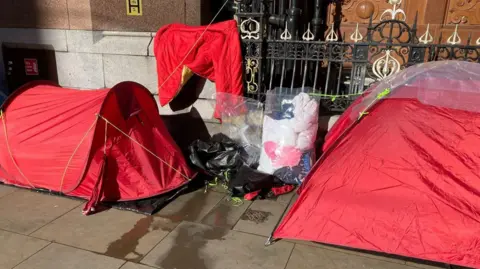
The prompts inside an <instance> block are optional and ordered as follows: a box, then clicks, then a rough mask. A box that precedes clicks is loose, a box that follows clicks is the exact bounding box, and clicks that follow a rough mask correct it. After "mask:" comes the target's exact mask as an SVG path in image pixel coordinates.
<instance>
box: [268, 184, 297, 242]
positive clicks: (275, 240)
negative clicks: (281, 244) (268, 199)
mask: <svg viewBox="0 0 480 269" xmlns="http://www.w3.org/2000/svg"><path fill="white" fill-rule="evenodd" d="M295 191H296V190H295ZM292 200H293V196H292V198H290V201H289V202H288V204H289V205H290V203H291V202H292ZM288 208H289V206H288V205H287V206H286V207H285V209H284V210H283V213H282V217H281V218H280V219H279V220H278V221H277V223H276V224H275V227H273V230H272V232H271V233H270V236H269V237H268V239H267V241H266V242H265V246H266V247H268V246H271V245H273V244H274V243H275V242H277V241H280V240H281V239H278V238H274V237H273V233H274V232H275V230H276V229H277V228H278V225H280V222H282V220H283V218H284V217H285V213H287V211H288Z"/></svg>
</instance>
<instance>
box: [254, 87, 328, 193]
mask: <svg viewBox="0 0 480 269" xmlns="http://www.w3.org/2000/svg"><path fill="white" fill-rule="evenodd" d="M311 90H312V89H311V88H303V89H302V88H298V89H285V88H276V89H274V90H272V91H269V92H267V98H266V102H265V116H264V121H263V130H262V148H261V153H260V165H259V168H258V170H260V171H262V172H264V173H268V174H273V175H276V176H277V177H278V178H280V179H281V180H282V181H283V182H285V183H287V184H301V182H302V181H303V178H304V177H305V176H306V175H307V174H308V172H309V171H310V169H311V167H312V165H313V162H314V161H315V154H314V152H315V150H314V146H315V140H316V137H317V130H318V114H319V98H318V97H315V96H314V95H311V94H309V92H311Z"/></svg>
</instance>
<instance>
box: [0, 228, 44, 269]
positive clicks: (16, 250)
mask: <svg viewBox="0 0 480 269" xmlns="http://www.w3.org/2000/svg"><path fill="white" fill-rule="evenodd" d="M0 242H1V243H0V269H11V268H13V267H14V266H15V265H17V264H19V263H21V262H22V261H23V260H25V259H26V258H28V257H30V256H32V255H33V254H35V253H36V252H37V251H39V250H41V249H42V248H44V247H46V246H47V245H48V244H50V242H48V241H44V240H40V239H36V238H32V237H28V236H24V235H19V234H15V233H11V232H7V231H2V230H0Z"/></svg>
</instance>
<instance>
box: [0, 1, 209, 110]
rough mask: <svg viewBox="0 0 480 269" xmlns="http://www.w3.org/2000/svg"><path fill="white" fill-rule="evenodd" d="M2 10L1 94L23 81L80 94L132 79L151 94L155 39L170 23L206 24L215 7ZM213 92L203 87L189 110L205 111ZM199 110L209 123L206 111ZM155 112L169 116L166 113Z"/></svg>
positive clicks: (44, 5) (71, 5) (121, 4)
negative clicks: (45, 82)
mask: <svg viewBox="0 0 480 269" xmlns="http://www.w3.org/2000/svg"><path fill="white" fill-rule="evenodd" d="M213 2H216V1H213ZM132 6H133V7H136V8H137V9H134V10H133V11H135V12H136V14H132V12H131V8H132ZM0 7H1V8H0V42H1V43H2V53H1V54H0V55H1V56H0V57H1V58H0V60H1V64H0V75H1V76H0V78H1V80H2V81H1V82H2V83H1V90H2V92H3V93H6V94H8V93H9V92H11V91H13V90H14V89H15V87H17V86H18V85H20V84H21V83H23V82H25V81H28V80H33V79H49V80H54V81H57V82H58V83H59V84H60V85H61V86H65V87H72V88H81V89H97V88H103V87H111V86H113V85H115V84H116V83H118V82H120V81H125V80H131V81H136V82H139V83H141V84H142V85H144V86H145V87H147V88H148V89H149V90H150V91H151V92H152V93H153V94H156V93H157V77H156V64H155V58H154V55H153V51H152V48H153V37H154V35H155V32H156V31H157V30H158V29H159V28H160V27H162V26H164V25H166V24H170V23H176V22H177V23H186V24H189V25H201V24H207V23H208V22H209V21H210V20H211V18H212V14H213V12H216V10H215V9H216V8H218V4H215V3H213V4H211V3H210V1H207V0H15V1H11V0H0ZM135 12H134V13H135ZM128 13H130V14H128ZM26 58H29V59H34V60H35V61H38V63H37V68H38V69H39V70H38V73H37V76H35V73H34V74H30V75H25V72H26V70H27V68H28V67H27V62H24V60H25V59H26ZM28 64H31V63H28ZM24 68H25V70H24ZM27 73H28V72H27ZM213 89H214V85H211V83H207V84H206V86H205V90H204V91H202V93H201V94H200V99H199V100H198V101H197V102H196V103H195V105H197V106H205V107H207V108H211V107H212V102H211V101H210V100H208V99H210V98H211V95H212V93H213V92H212V91H213ZM199 111H203V112H205V113H204V115H202V116H205V117H206V118H208V117H210V115H209V114H208V113H210V112H209V111H208V109H207V110H205V109H199ZM161 113H167V114H168V113H172V111H171V110H170V109H168V108H164V109H161Z"/></svg>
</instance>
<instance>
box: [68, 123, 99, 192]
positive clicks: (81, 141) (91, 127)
mask: <svg viewBox="0 0 480 269" xmlns="http://www.w3.org/2000/svg"><path fill="white" fill-rule="evenodd" d="M97 121H98V117H95V120H94V121H93V123H92V125H90V128H88V130H87V132H85V134H84V135H83V137H82V139H81V140H80V142H79V143H78V145H77V147H76V148H75V150H74V151H73V153H72V155H71V156H70V159H68V162H67V165H66V166H65V169H64V170H63V175H62V179H61V180H60V192H63V181H64V180H65V176H66V175H67V170H68V167H69V166H70V163H71V162H72V160H73V156H75V154H76V153H77V151H78V149H79V148H80V146H81V145H82V144H83V141H84V140H85V138H87V135H88V134H89V133H90V131H91V130H92V129H93V127H94V126H95V125H96V123H97ZM105 125H107V124H106V123H105Z"/></svg>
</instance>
